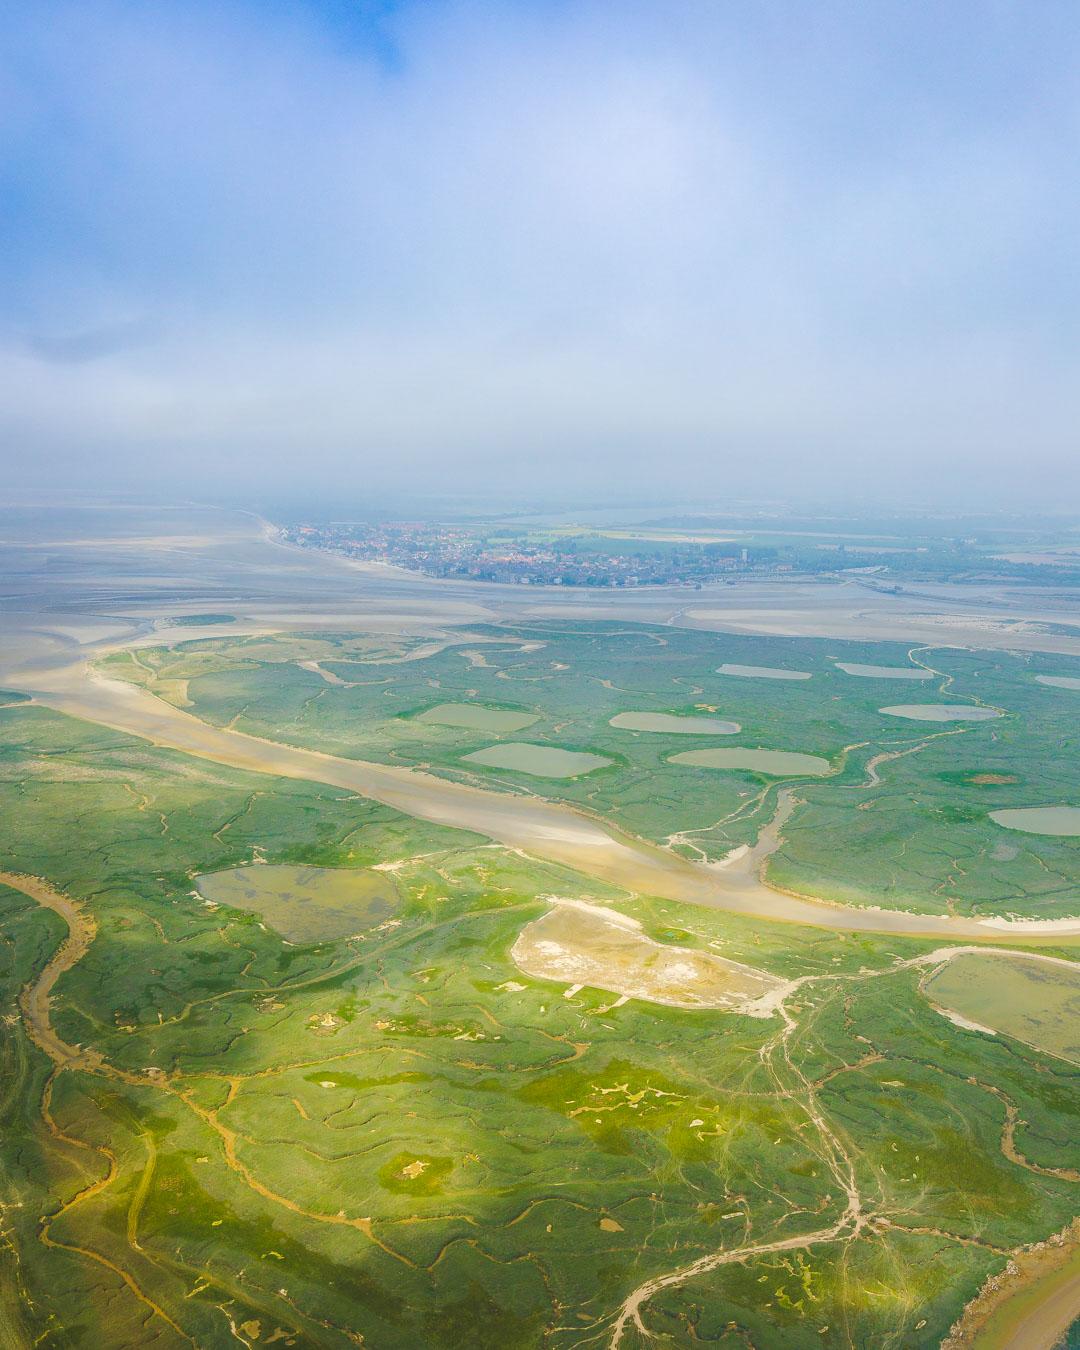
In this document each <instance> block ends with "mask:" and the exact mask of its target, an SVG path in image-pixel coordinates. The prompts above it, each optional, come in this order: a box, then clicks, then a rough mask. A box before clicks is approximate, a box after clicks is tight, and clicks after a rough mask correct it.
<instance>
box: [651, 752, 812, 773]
mask: <svg viewBox="0 0 1080 1350" xmlns="http://www.w3.org/2000/svg"><path fill="white" fill-rule="evenodd" d="M668 763H669V764H695V765H697V766H698V767H699V768H702V769H753V770H755V771H756V772H757V773H767V774H772V775H773V776H774V777H778V778H783V777H788V776H798V777H802V776H804V775H807V774H813V775H815V776H817V775H820V774H825V773H828V772H829V771H830V770H831V768H832V765H831V764H830V763H829V761H828V760H827V759H822V758H821V756H820V755H804V754H801V753H799V752H798V751H796V750H681V751H680V752H679V753H678V754H677V755H671V756H670V757H669V758H668Z"/></svg>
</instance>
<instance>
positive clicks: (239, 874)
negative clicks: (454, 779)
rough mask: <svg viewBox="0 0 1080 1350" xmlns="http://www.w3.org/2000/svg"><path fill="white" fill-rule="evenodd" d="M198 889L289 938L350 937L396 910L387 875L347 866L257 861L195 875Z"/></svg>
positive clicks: (395, 893)
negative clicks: (289, 865) (252, 916)
mask: <svg viewBox="0 0 1080 1350" xmlns="http://www.w3.org/2000/svg"><path fill="white" fill-rule="evenodd" d="M195 885H196V886H197V888H198V891H199V894H200V895H202V896H204V897H205V898H206V899H207V900H212V901H214V902H215V903H216V904H219V905H228V906H229V907H230V908H231V909H243V910H247V911H248V912H249V913H252V914H258V915H259V917H260V918H261V919H262V920H263V922H264V923H265V924H266V925H267V927H268V928H273V929H274V930H275V932H278V933H280V934H281V936H282V937H284V938H287V939H288V940H289V941H290V942H328V941H332V940H333V939H335V938H344V937H351V936H352V935H353V934H354V933H362V932H364V931H365V930H366V929H369V928H371V927H373V926H374V925H375V924H379V923H382V922H383V921H384V920H386V919H388V918H390V916H391V915H393V914H394V913H396V911H397V908H398V902H399V896H398V889H397V886H396V884H395V883H394V879H393V877H392V876H389V875H388V874H387V873H385V872H370V871H367V870H365V869H363V868H356V869H355V870H354V869H352V868H348V867H278V866H274V865H273V864H263V863H256V864H254V865H252V866H250V867H233V868H231V869H230V870H229V871H227V872H209V873H207V874H206V875H205V876H201V877H198V878H197V879H196V882H195Z"/></svg>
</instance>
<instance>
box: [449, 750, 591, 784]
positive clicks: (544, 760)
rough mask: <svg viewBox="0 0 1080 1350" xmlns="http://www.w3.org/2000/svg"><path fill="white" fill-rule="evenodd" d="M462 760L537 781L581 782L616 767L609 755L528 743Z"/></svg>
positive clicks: (475, 753) (478, 752) (484, 752)
mask: <svg viewBox="0 0 1080 1350" xmlns="http://www.w3.org/2000/svg"><path fill="white" fill-rule="evenodd" d="M462 759H463V760H464V761H466V762H467V763H470V764H482V765H483V766H484V767H485V768H488V769H513V770H514V772H515V773H530V774H532V775H533V776H534V777H536V778H577V777H579V776H580V775H581V774H584V773H592V771H593V770H594V769H603V768H606V767H607V765H609V764H611V763H612V761H611V760H610V759H608V758H607V757H606V756H605V755H593V754H590V753H589V752H588V751H586V750H560V749H559V748H558V747H557V746H554V745H530V744H528V743H527V742H526V741H510V742H508V743H507V744H506V745H489V746H488V747H487V749H486V750H475V751H474V752H473V753H472V754H471V755H463V756H462Z"/></svg>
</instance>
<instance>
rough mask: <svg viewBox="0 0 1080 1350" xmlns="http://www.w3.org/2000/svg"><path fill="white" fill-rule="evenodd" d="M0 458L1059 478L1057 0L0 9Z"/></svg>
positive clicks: (1061, 225)
mask: <svg viewBox="0 0 1080 1350" xmlns="http://www.w3.org/2000/svg"><path fill="white" fill-rule="evenodd" d="M0 14H2V16H3V31H4V34H5V40H4V41H3V43H2V44H0V202H2V208H3V213H4V214H3V248H2V250H0V458H2V459H3V462H4V466H5V469H6V472H7V474H8V476H9V478H10V477H12V476H13V477H15V478H16V479H19V480H22V481H26V482H34V483H43V482H51V481H60V482H72V481H74V482H85V481H88V480H89V479H91V478H93V479H94V480H96V481H101V482H103V483H105V484H106V485H109V486H112V485H133V484H135V483H149V482H154V483H160V484H162V485H165V486H170V487H171V486H173V485H176V484H179V483H182V482H189V483H191V484H192V485H196V484H199V483H200V482H201V483H202V484H203V485H204V486H205V487H213V486H214V485H215V484H217V485H220V486H221V487H222V488H223V489H224V488H229V489H232V488H234V487H236V486H237V485H242V484H243V483H245V482H246V481H249V480H250V479H251V477H252V475H254V474H258V475H259V476H260V478H261V481H262V482H263V483H271V484H273V485H275V486H276V487H278V488H279V489H280V490H282V491H286V492H287V491H288V490H289V487H290V484H291V483H293V482H299V481H300V480H301V479H303V480H305V481H308V482H310V480H311V479H312V478H313V477H314V478H315V479H316V480H317V481H320V482H321V481H325V482H326V483H328V484H331V485H334V484H339V483H345V484H346V485H347V486H348V487H349V490H350V491H358V490H360V489H359V486H358V485H362V484H363V483H364V482H382V481H386V482H394V481H395V479H397V480H400V481H404V482H406V483H407V482H409V481H411V479H412V476H413V475H420V476H421V477H422V478H423V479H424V480H425V481H428V482H430V483H431V484H432V485H435V486H438V485H440V484H443V483H447V482H450V483H458V482H463V481H468V482H469V483H477V484H482V483H483V482H486V481H495V480H499V481H513V480H514V479H515V478H517V479H519V480H520V481H521V482H522V484H523V485H529V486H531V485H534V484H543V483H544V482H545V481H547V480H548V479H550V477H551V475H552V474H553V473H554V474H558V475H561V476H563V477H564V478H565V479H566V481H567V482H570V483H576V482H580V483H581V484H582V485H584V486H586V487H588V486H589V485H590V484H596V485H598V486H602V485H603V484H604V483H605V482H607V481H610V479H611V475H612V474H613V473H615V474H617V475H619V477H620V479H621V480H625V481H627V482H630V483H640V484H641V485H642V486H643V487H646V488H649V487H651V486H652V485H660V486H663V485H664V484H665V483H667V482H669V481H670V479H671V478H672V477H677V478H679V479H681V480H682V481H683V483H684V484H685V482H686V481H691V482H694V483H701V484H702V485H703V486H704V487H705V488H706V489H707V490H709V491H711V492H714V491H722V490H726V491H730V490H734V491H736V493H737V494H739V495H748V494H751V493H753V492H757V491H760V490H761V489H762V488H763V487H768V488H770V489H773V488H776V486H777V485H778V484H779V485H785V484H790V485H791V488H792V491H794V490H796V489H797V488H799V487H801V486H803V485H805V484H813V485H819V486H822V487H823V489H824V490H825V491H826V492H827V491H831V490H833V488H834V486H835V487H836V488H837V489H839V488H840V487H841V486H843V487H844V488H845V489H851V490H857V491H861V492H865V493H866V494H868V495H872V496H873V495H877V496H885V497H893V496H895V495H897V494H907V495H911V494H912V493H915V495H917V493H918V490H919V487H920V484H922V483H923V482H925V481H926V478H927V475H928V474H931V473H932V474H933V475H934V481H935V482H937V481H942V482H943V486H944V488H945V489H946V490H947V491H948V492H950V493H952V494H954V498H953V500H952V501H951V503H950V504H952V505H956V504H957V501H959V500H961V499H960V496H959V494H961V493H962V492H966V491H969V490H970V488H971V486H972V484H974V485H975V488H976V491H977V493H980V494H983V495H986V496H989V497H990V498H993V497H995V496H997V497H1000V498H1001V500H1003V501H1005V502H1008V501H1011V500H1014V499H1015V498H1016V495H1017V494H1018V493H1019V494H1020V495H1022V496H1025V497H1029V498H1031V499H1037V498H1038V497H1039V496H1040V495H1045V497H1046V498H1047V500H1048V501H1049V502H1050V503H1051V504H1055V505H1061V504H1062V502H1063V494H1064V496H1065V497H1067V495H1068V493H1069V492H1072V493H1073V494H1074V497H1075V496H1080V469H1078V468H1077V465H1078V462H1080V454H1078V447H1077V430H1076V429H1077V427H1078V426H1080V369H1078V365H1080V341H1078V338H1080V333H1078V328H1080V319H1078V316H1080V263H1078V258H1080V251H1078V247H1077V239H1078V238H1080V200H1078V198H1080V186H1078V185H1080V175H1078V174H1077V162H1078V155H1077V151H1078V149H1080V77H1078V75H1077V71H1078V70H1080V60H1078V58H1080V22H1078V20H1077V11H1076V8H1075V5H1073V4H1071V3H1060V4H1059V3H1056V2H1054V0H1035V2H1034V3H1030V2H1029V3H1026V4H1020V3H1015V4H1014V3H1008V4H1007V3H1002V0H983V2H982V3H979V4H973V3H968V2H967V0H950V3H948V4H941V3H935V4H923V3H918V2H915V3H912V2H911V0H904V2H903V3H901V2H900V0H896V2H895V3H888V2H886V0H880V2H877V0H875V2H874V3H867V2H866V0H859V2H858V3H855V2H854V0H853V2H851V3H833V2H831V0H821V2H820V3H815V4H812V5H808V4H804V3H778V2H777V0H760V2H759V3H750V2H749V0H747V2H746V3H734V2H732V3H719V2H718V0H710V2H709V3H692V4H688V3H682V2H681V0H665V3H662V4H661V3H655V4H649V5H643V4H636V3H633V0H630V3H606V2H605V3H590V0H579V3H573V4H571V3H568V2H567V3H555V2H553V0H548V2H547V3H535V4H525V3H516V4H512V3H497V2H496V0H487V3H484V4H462V3H442V2H440V0H430V2H428V3H398V4H392V3H385V2H384V3H349V2H348V0H306V2H305V0H293V2H292V3H285V0H258V2H257V3H256V2H255V0H252V2H251V3H243V2H240V0H216V2H215V3H214V4H212V5H211V4H202V3H198V0H194V2H192V0H185V3H167V2H166V3H156V4H146V3H135V2H134V0H126V2H124V3H121V2H119V0H117V2H115V3H100V2H99V0H78V3H54V2H53V0H38V3H35V4H32V5H26V4H15V3H8V2H7V0H0Z"/></svg>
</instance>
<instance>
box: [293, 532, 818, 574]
mask: <svg viewBox="0 0 1080 1350" xmlns="http://www.w3.org/2000/svg"><path fill="white" fill-rule="evenodd" d="M285 537H286V538H288V539H289V540H290V541H291V542H293V543H297V544H301V545H305V546H307V547H311V548H320V549H325V550H328V551H330V552H333V553H339V554H342V555H344V556H346V557H349V558H356V559H358V560H363V561H367V562H381V563H391V564H393V565H395V566H397V567H406V568H409V569H410V570H413V571H418V572H423V573H425V574H426V575H427V576H433V577H445V578H455V579H461V580H469V581H495V582H504V583H510V584H516V585H521V586H671V585H691V586H692V585H695V584H696V585H700V584H702V583H703V582H706V581H715V580H717V579H719V578H722V577H724V576H727V575H730V574H731V573H735V572H739V571H742V570H747V569H749V568H751V567H753V568H755V570H760V568H761V566H762V563H761V562H760V561H757V562H755V561H754V560H752V559H751V557H750V555H749V552H748V550H747V549H746V548H741V547H739V546H736V545H732V546H731V548H730V550H729V551H728V552H721V551H719V550H718V549H717V547H716V546H715V545H710V546H702V545H700V544H686V545H680V546H678V547H670V548H667V549H665V550H660V551H655V552H635V553H616V552H614V551H612V552H608V551H606V550H603V549H598V548H597V547H596V541H589V542H588V543H587V544H586V543H585V541H580V542H579V540H577V539H575V538H572V537H571V538H568V539H567V540H566V542H565V544H563V543H562V542H560V541H552V540H550V539H541V540H536V541H534V540H532V539H530V538H529V536H528V535H512V536H511V535H507V536H505V537H500V536H498V535H493V534H492V533H490V532H488V533H486V534H481V533H479V532H477V531H476V530H475V529H472V530H471V529H468V528H466V527H459V526H453V525H433V524H431V523H429V522H409V521H396V522H394V523H392V524H390V523H384V522H371V523H368V522H360V523H353V522H349V523H342V524H329V525H296V526H292V527H289V528H287V529H286V530H285ZM612 544H613V548H614V547H617V546H618V545H617V544H615V542H614V541H612ZM771 570H776V571H791V570H792V569H791V567H790V565H789V564H784V563H774V564H772V568H771Z"/></svg>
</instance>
